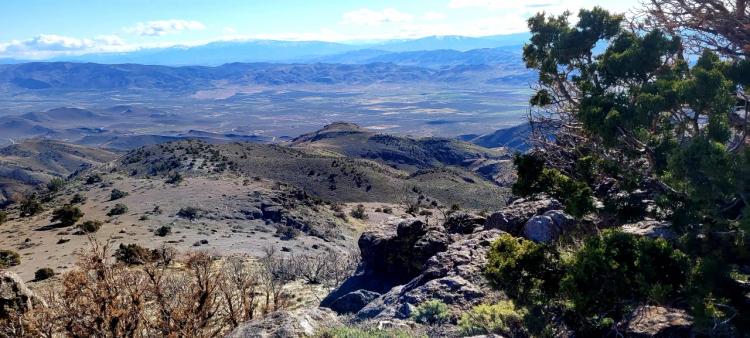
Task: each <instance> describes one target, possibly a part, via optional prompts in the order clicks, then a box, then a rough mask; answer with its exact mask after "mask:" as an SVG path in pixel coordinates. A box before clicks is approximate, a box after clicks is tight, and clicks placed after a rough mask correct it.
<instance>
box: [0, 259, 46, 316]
mask: <svg viewBox="0 0 750 338" xmlns="http://www.w3.org/2000/svg"><path fill="white" fill-rule="evenodd" d="M36 306H45V304H44V301H43V300H42V299H41V298H39V297H38V296H37V295H36V294H35V293H34V292H32V291H31V290H30V289H29V288H28V287H26V284H24V282H23V280H21V277H19V276H18V275H17V274H15V273H13V272H10V271H0V318H7V317H8V314H9V313H10V311H17V312H21V313H23V312H26V311H28V310H30V309H33V308H34V307H36Z"/></svg>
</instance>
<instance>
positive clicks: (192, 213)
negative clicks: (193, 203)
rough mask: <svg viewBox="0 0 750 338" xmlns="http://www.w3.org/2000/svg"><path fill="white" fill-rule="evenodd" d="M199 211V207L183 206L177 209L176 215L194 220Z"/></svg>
mask: <svg viewBox="0 0 750 338" xmlns="http://www.w3.org/2000/svg"><path fill="white" fill-rule="evenodd" d="M199 212H200V209H198V208H195V207H184V208H180V210H179V211H177V216H179V217H182V218H187V219H189V220H191V221H192V220H194V219H196V218H198V213H199Z"/></svg>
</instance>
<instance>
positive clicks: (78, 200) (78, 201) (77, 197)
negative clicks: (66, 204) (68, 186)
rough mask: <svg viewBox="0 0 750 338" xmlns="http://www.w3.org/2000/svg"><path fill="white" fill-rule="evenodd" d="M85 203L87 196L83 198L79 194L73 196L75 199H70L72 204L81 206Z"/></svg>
mask: <svg viewBox="0 0 750 338" xmlns="http://www.w3.org/2000/svg"><path fill="white" fill-rule="evenodd" d="M84 202H86V196H83V195H81V194H78V193H77V194H75V195H73V197H72V198H71V199H70V204H81V203H84Z"/></svg>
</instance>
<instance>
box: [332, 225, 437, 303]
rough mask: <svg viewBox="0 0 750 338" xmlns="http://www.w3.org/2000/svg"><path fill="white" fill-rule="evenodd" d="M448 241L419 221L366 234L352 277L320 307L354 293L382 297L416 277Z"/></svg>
mask: <svg viewBox="0 0 750 338" xmlns="http://www.w3.org/2000/svg"><path fill="white" fill-rule="evenodd" d="M449 240H450V239H449V238H448V236H447V235H446V234H445V233H444V231H443V230H442V228H439V227H428V226H427V225H426V224H425V223H424V222H422V221H421V220H419V219H401V220H397V221H395V222H392V223H389V224H385V225H384V226H382V227H380V228H377V229H374V230H371V231H368V232H365V233H363V234H362V235H361V236H360V237H359V241H358V245H359V250H360V253H361V257H362V259H361V261H360V264H359V267H358V269H357V271H356V272H355V274H354V275H353V276H351V277H349V278H347V280H345V281H344V283H343V284H341V285H340V286H339V287H337V288H336V289H334V290H333V291H331V293H329V294H328V296H326V298H324V299H323V301H321V303H320V305H321V306H324V307H330V306H331V304H332V303H333V301H335V300H336V299H338V298H340V297H342V296H344V295H346V294H348V293H350V292H354V291H357V290H360V289H361V290H368V291H373V292H377V293H385V292H386V291H388V290H390V289H391V288H392V287H394V286H395V285H399V284H403V283H406V282H408V281H409V280H411V279H412V278H414V277H415V276H417V275H419V273H420V272H421V271H422V269H423V266H424V264H425V262H426V261H427V260H428V259H429V258H430V257H431V256H432V255H434V254H435V253H437V252H438V251H441V250H445V249H446V247H447V245H448V241H449Z"/></svg>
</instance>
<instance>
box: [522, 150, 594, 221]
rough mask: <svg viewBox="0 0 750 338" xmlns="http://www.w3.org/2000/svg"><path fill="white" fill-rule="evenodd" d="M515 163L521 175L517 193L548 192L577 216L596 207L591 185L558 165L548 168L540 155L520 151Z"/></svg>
mask: <svg viewBox="0 0 750 338" xmlns="http://www.w3.org/2000/svg"><path fill="white" fill-rule="evenodd" d="M513 164H515V166H516V170H517V172H518V179H517V180H516V183H514V184H513V187H512V190H513V194H516V195H519V196H529V195H533V194H536V193H541V192H544V193H548V194H549V195H551V196H552V197H554V198H557V199H559V200H560V201H561V202H562V203H563V204H565V211H567V212H568V213H570V214H571V215H573V216H576V217H583V216H584V215H586V214H587V213H589V212H592V211H594V204H593V198H592V195H593V192H592V191H591V188H589V186H588V185H586V183H584V182H580V181H577V180H575V179H573V178H571V177H569V176H567V175H565V174H563V173H562V172H560V171H559V170H557V169H550V168H546V167H545V161H544V159H543V158H542V157H541V156H540V155H538V154H524V155H521V154H519V155H516V157H515V158H514V159H513Z"/></svg>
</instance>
